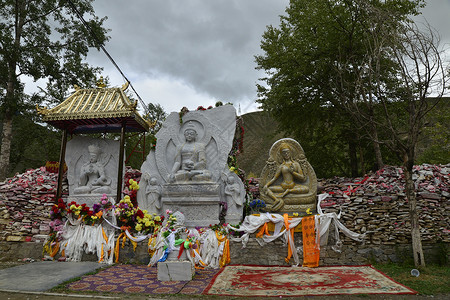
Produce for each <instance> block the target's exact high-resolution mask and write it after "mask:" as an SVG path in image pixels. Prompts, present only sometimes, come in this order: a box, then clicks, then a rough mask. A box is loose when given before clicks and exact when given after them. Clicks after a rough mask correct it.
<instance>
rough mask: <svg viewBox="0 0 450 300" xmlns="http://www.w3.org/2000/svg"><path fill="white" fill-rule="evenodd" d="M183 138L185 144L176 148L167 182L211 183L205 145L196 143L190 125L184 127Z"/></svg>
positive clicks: (194, 132) (192, 128) (194, 133)
mask: <svg viewBox="0 0 450 300" xmlns="http://www.w3.org/2000/svg"><path fill="white" fill-rule="evenodd" d="M184 138H185V142H184V143H183V144H182V145H181V146H179V147H177V150H176V156H175V163H174V165H173V167H172V171H171V173H170V175H169V178H168V180H169V182H188V181H194V182H202V181H211V172H210V171H209V170H208V169H207V168H206V145H205V144H203V143H201V142H197V131H196V130H195V126H194V125H193V124H192V123H191V124H187V125H186V129H185V130H184Z"/></svg>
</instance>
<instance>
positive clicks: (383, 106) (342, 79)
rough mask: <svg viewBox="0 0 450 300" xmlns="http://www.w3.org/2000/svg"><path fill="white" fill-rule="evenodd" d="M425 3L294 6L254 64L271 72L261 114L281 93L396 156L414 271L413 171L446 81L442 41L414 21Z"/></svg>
mask: <svg viewBox="0 0 450 300" xmlns="http://www.w3.org/2000/svg"><path fill="white" fill-rule="evenodd" d="M422 2H423V1H406V0H398V1H376V0H353V1H351V0H348V1H331V0H322V1H316V2H314V3H312V2H309V1H301V0H299V1H291V5H290V7H289V8H288V9H287V10H286V11H287V12H288V14H289V16H288V17H282V25H281V28H280V29H273V28H270V27H269V29H268V31H266V33H265V40H263V49H264V50H265V51H266V56H260V57H257V62H258V63H259V66H260V67H261V68H263V69H265V70H266V71H269V72H271V73H269V76H268V77H267V78H266V82H267V83H268V86H269V88H264V87H260V93H261V95H262V99H261V102H262V103H263V106H264V105H266V106H267V107H268V108H269V109H270V108H272V109H273V107H274V106H275V107H276V105H277V102H276V101H277V100H279V98H280V97H278V98H277V97H276V93H277V92H280V91H281V93H282V94H283V97H286V98H287V100H285V101H288V102H289V101H290V102H296V101H297V102H307V101H317V104H318V105H319V106H320V105H321V106H325V105H332V106H334V107H336V108H338V109H340V110H342V111H343V112H344V113H345V114H346V115H347V116H348V117H349V118H351V120H352V122H354V124H355V125H358V127H360V128H361V129H362V130H364V132H365V133H366V134H367V136H368V137H369V139H370V140H371V141H372V142H373V143H374V145H375V146H376V145H380V144H382V145H384V146H385V147H387V148H388V149H389V150H391V151H392V153H395V154H396V156H397V157H398V159H399V161H401V162H402V165H403V169H404V171H405V181H406V185H405V190H406V196H407V198H408V201H409V205H410V218H411V236H412V246H413V254H414V262H415V264H416V265H417V266H424V265H425V260H424V256H423V251H422V244H421V238H420V227H419V222H418V212H417V206H416V194H415V191H414V185H413V181H412V168H413V165H414V161H415V158H416V147H417V144H418V141H419V137H420V135H421V133H422V129H423V128H424V125H425V120H426V119H425V116H427V114H428V113H429V112H430V111H431V110H432V109H433V108H434V107H435V106H436V105H437V103H438V102H439V99H440V98H441V97H442V95H443V93H444V91H445V88H446V81H447V74H446V72H445V67H444V63H443V61H442V60H441V51H442V50H441V49H440V48H439V40H438V36H437V34H436V33H435V32H434V31H433V30H431V29H430V28H428V29H427V30H426V31H423V32H422V31H421V30H419V29H418V28H417V26H416V25H415V24H414V23H413V22H412V21H411V19H410V16H411V15H412V14H417V13H418V9H419V8H420V7H421V5H422ZM320 20H323V21H320ZM299 28H301V29H302V30H299ZM308 30H309V32H310V33H309V34H308ZM280 40H282V41H283V43H281V47H280V46H279V42H280ZM305 41H306V42H305ZM272 42H273V44H272ZM274 49H275V50H277V51H278V52H277V51H275V50H274ZM269 50H270V51H269ZM268 51H269V52H268ZM267 53H270V55H268V54H267ZM273 53H275V55H272V54H273ZM278 58H279V59H281V60H283V61H285V62H286V61H287V62H289V64H290V65H291V66H292V67H290V69H291V70H290V71H289V72H286V73H283V72H280V71H279V70H282V67H284V68H286V66H284V65H282V66H281V67H278V65H277V64H276V59H278ZM271 60H272V61H271ZM267 61H271V62H272V64H265V63H267ZM273 63H275V64H273ZM286 65H288V63H286ZM268 66H270V68H268ZM297 66H299V68H298V69H297V68H296V67H297ZM304 66H306V67H304ZM277 67H278V68H277ZM283 70H284V69H283ZM292 70H295V71H292ZM305 73H306V75H305ZM297 74H299V75H297ZM295 75H297V76H295ZM297 78H301V79H302V80H298V79H297ZM290 81H292V82H293V83H290ZM286 82H288V83H290V84H286ZM280 87H281V88H280ZM296 91H297V92H296ZM431 93H435V94H436V95H437V97H436V98H437V101H434V102H433V103H432V104H431V103H430V101H428V100H427V97H428V96H429V95H430V94H431ZM274 95H275V96H274ZM308 98H309V99H311V100H308ZM281 101H283V100H281ZM278 109H282V108H278ZM375 149H376V147H375ZM375 152H377V150H375ZM380 154H381V151H379V153H377V157H379V156H380Z"/></svg>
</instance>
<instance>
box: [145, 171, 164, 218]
mask: <svg viewBox="0 0 450 300" xmlns="http://www.w3.org/2000/svg"><path fill="white" fill-rule="evenodd" d="M144 176H145V178H144V179H146V180H147V186H146V187H145V199H146V202H147V203H146V204H145V207H146V208H148V210H149V211H151V212H156V213H159V212H160V211H161V186H160V185H159V184H158V180H157V179H156V178H155V177H150V175H148V173H146V174H145V175H144Z"/></svg>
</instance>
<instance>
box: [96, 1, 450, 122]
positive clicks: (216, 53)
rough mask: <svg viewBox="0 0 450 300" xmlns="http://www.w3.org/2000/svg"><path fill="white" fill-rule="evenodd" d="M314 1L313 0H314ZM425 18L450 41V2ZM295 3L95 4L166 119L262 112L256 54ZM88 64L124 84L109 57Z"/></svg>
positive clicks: (115, 50)
mask: <svg viewBox="0 0 450 300" xmlns="http://www.w3.org/2000/svg"><path fill="white" fill-rule="evenodd" d="M312 1H313V0H312ZM428 2H429V3H428V5H427V7H426V8H425V9H424V11H423V13H424V16H425V18H426V19H427V20H428V22H429V23H430V24H431V25H432V26H434V27H435V28H437V29H438V31H439V32H440V34H441V36H442V38H443V40H444V41H447V42H448V41H450V18H449V16H450V0H433V1H431V0H430V1H428ZM288 3H289V1H288V0H132V1H121V0H96V1H95V3H94V7H95V9H96V13H97V15H98V16H100V17H103V16H107V17H108V20H107V21H106V23H105V27H106V28H109V29H111V32H110V33H109V35H110V36H111V39H110V41H109V42H108V43H107V44H106V49H107V50H108V52H109V53H110V55H111V56H112V57H113V58H114V59H115V61H116V63H117V64H118V65H119V67H120V68H121V69H122V71H123V72H124V73H125V75H126V76H127V77H128V79H129V80H130V81H131V83H132V84H133V86H134V87H135V89H136V90H137V92H138V93H139V95H140V96H141V98H142V99H143V100H144V102H146V103H148V102H152V103H159V104H161V105H162V106H163V108H164V109H165V111H166V112H172V111H180V109H181V108H182V107H183V106H186V107H188V108H189V109H190V110H194V109H196V108H197V107H198V106H199V105H203V106H209V105H214V104H215V103H216V102H217V101H219V100H221V101H225V102H233V103H234V105H235V107H236V109H238V108H239V105H240V107H241V112H242V113H247V112H250V111H254V110H256V109H257V104H255V99H256V98H257V95H256V83H257V82H258V78H259V77H261V76H262V75H263V74H262V73H261V72H260V71H257V70H255V66H256V64H255V62H254V55H256V54H261V53H262V52H261V49H260V41H261V36H262V34H263V32H264V30H265V28H266V26H267V25H269V24H272V25H275V26H276V25H278V24H279V16H280V15H281V14H284V10H285V7H286V6H287V5H288ZM88 61H89V62H90V63H91V64H94V65H97V66H101V67H103V68H104V72H103V76H108V77H109V78H110V80H111V85H112V86H121V85H122V84H123V83H124V80H123V79H122V77H121V75H120V74H119V72H118V71H117V70H116V69H115V68H114V66H113V65H112V64H111V62H110V61H109V60H108V59H107V57H106V56H105V55H104V54H103V52H96V51H91V52H90V53H89V57H88Z"/></svg>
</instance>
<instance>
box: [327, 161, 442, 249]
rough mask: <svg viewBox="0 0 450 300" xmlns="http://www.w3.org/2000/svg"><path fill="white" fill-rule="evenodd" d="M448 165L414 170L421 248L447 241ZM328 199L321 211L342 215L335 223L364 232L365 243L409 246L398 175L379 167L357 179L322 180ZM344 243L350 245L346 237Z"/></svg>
mask: <svg viewBox="0 0 450 300" xmlns="http://www.w3.org/2000/svg"><path fill="white" fill-rule="evenodd" d="M449 173H450V164H447V165H428V164H424V165H418V166H414V173H413V180H414V182H415V185H416V189H417V209H418V213H419V222H420V226H421V237H422V241H423V242H425V243H436V242H440V241H443V242H447V243H448V242H450V174H449ZM320 185H321V186H322V188H323V192H327V193H329V194H330V196H329V197H328V198H326V199H325V201H323V202H322V205H321V207H322V208H323V210H324V212H337V213H338V212H339V211H341V212H342V216H341V221H342V222H343V223H344V225H345V226H346V227H347V228H349V229H351V230H353V231H356V232H361V233H364V232H366V233H367V240H366V243H372V244H386V245H389V244H391V245H393V244H405V243H410V240H411V233H410V232H411V231H410V217H409V204H408V200H407V198H406V195H405V188H404V187H405V181H404V176H403V170H402V169H401V168H398V167H385V168H384V169H382V170H380V171H377V172H374V173H371V174H369V175H367V176H365V177H363V178H351V179H348V178H337V177H335V178H332V179H328V180H322V181H321V182H320ZM344 242H345V243H347V244H350V243H351V244H355V242H353V241H352V240H350V239H348V238H346V239H345V240H344Z"/></svg>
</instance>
